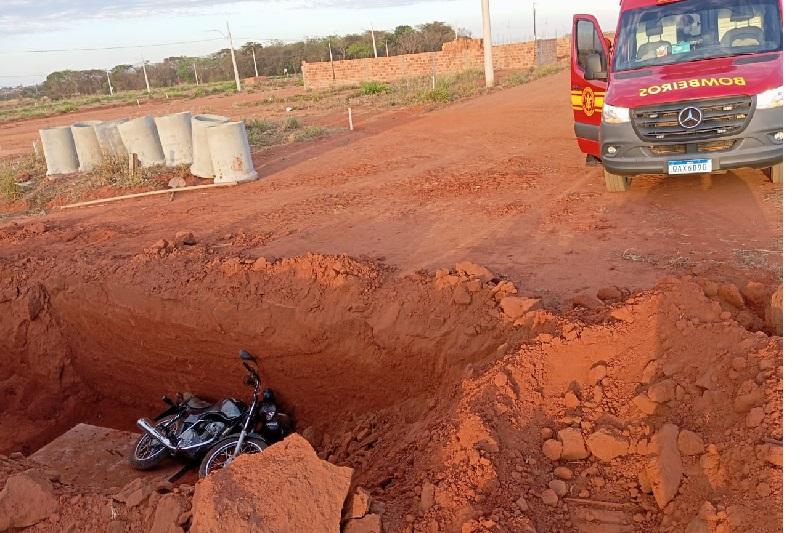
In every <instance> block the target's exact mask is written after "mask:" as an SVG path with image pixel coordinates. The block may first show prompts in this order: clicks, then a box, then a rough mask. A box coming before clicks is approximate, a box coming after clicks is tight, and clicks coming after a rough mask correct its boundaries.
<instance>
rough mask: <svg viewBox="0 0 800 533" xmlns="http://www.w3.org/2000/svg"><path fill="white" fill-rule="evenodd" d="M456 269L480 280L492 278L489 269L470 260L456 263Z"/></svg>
mask: <svg viewBox="0 0 800 533" xmlns="http://www.w3.org/2000/svg"><path fill="white" fill-rule="evenodd" d="M456 271H457V272H459V273H461V274H464V275H465V276H469V277H471V278H478V279H480V280H481V281H489V280H490V279H492V278H494V274H492V271H491V270H489V269H488V268H486V267H484V266H481V265H476V264H475V263H473V262H472V261H462V262H461V263H456Z"/></svg>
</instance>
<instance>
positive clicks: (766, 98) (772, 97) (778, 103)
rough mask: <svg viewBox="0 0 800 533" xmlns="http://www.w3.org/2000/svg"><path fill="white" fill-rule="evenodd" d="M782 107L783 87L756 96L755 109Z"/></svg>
mask: <svg viewBox="0 0 800 533" xmlns="http://www.w3.org/2000/svg"><path fill="white" fill-rule="evenodd" d="M776 107H783V87H778V88H777V89H770V90H769V91H764V92H763V93H761V94H759V95H758V96H756V109H775V108H776Z"/></svg>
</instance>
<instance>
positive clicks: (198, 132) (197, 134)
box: [189, 115, 228, 178]
mask: <svg viewBox="0 0 800 533" xmlns="http://www.w3.org/2000/svg"><path fill="white" fill-rule="evenodd" d="M224 122H228V117H222V116H220V115H196V116H194V117H192V166H191V167H190V168H189V170H190V171H191V173H192V174H194V175H195V176H197V177H199V178H213V177H214V165H213V164H212V163H211V153H210V152H209V151H208V128H210V127H212V126H216V125H218V124H222V123H224Z"/></svg>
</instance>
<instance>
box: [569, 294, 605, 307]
mask: <svg viewBox="0 0 800 533" xmlns="http://www.w3.org/2000/svg"><path fill="white" fill-rule="evenodd" d="M570 303H571V304H572V307H573V308H575V307H585V308H586V309H589V310H594V309H597V308H599V307H603V302H601V301H600V300H599V299H598V298H597V297H596V296H593V295H591V294H588V293H585V292H583V293H581V294H577V295H575V296H573V297H572V299H571V300H570Z"/></svg>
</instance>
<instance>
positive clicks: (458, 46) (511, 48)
mask: <svg viewBox="0 0 800 533" xmlns="http://www.w3.org/2000/svg"><path fill="white" fill-rule="evenodd" d="M492 54H493V59H494V68H495V69H496V70H514V69H526V68H530V67H533V66H535V65H536V49H535V44H534V42H533V41H529V42H523V43H514V44H504V45H498V46H494V47H492ZM568 54H569V47H568V46H567V55H568ZM473 69H476V70H483V41H482V40H481V39H457V40H456V41H453V42H450V43H445V45H444V46H443V47H442V51H441V52H426V53H423V54H408V55H401V56H391V57H371V58H367V59H349V60H345V61H334V62H333V63H331V62H324V63H303V83H304V85H305V88H306V89H319V88H323V87H331V86H334V85H358V84H360V83H361V82H364V81H394V80H401V79H405V78H416V77H421V76H431V75H434V74H436V75H439V74H447V73H450V74H452V73H457V72H464V71H466V70H473ZM334 74H335V79H334Z"/></svg>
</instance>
